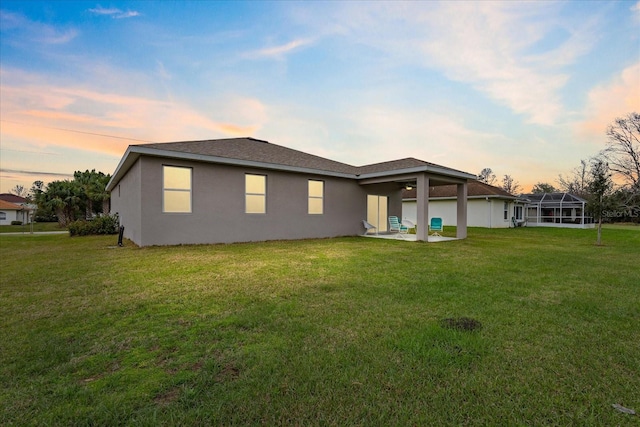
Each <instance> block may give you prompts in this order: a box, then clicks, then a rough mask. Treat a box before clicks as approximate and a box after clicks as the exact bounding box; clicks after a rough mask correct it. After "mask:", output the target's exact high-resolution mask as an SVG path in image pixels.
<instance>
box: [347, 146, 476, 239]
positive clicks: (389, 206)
mask: <svg viewBox="0 0 640 427" xmlns="http://www.w3.org/2000/svg"><path fill="white" fill-rule="evenodd" d="M363 169H364V170H363V173H361V174H360V176H359V183H360V185H361V186H363V187H364V188H365V189H366V190H367V194H368V200H367V221H368V222H369V223H371V224H373V225H374V226H375V227H376V230H375V231H373V230H370V231H368V232H367V234H366V235H367V236H371V237H378V238H397V236H395V235H393V234H392V235H390V236H389V237H385V235H386V234H388V233H386V232H387V230H388V217H389V216H396V217H398V218H400V219H402V190H403V189H412V188H415V189H416V202H417V221H416V224H415V225H416V226H417V227H416V234H413V235H411V234H406V235H403V236H404V238H405V240H407V241H425V242H431V241H443V240H449V239H452V240H455V239H465V238H466V237H467V192H468V191H467V182H468V180H471V179H475V178H476V176H475V175H472V174H469V173H467V172H462V171H459V170H456V169H451V168H447V167H443V166H440V165H436V164H433V163H429V162H425V161H422V160H418V159H413V158H408V159H401V160H396V161H392V162H385V163H378V164H374V165H369V166H366V167H364V168H363ZM451 184H455V185H456V187H457V198H456V199H457V203H456V207H457V210H456V224H455V225H456V237H455V239H454V238H442V237H438V236H429V222H430V218H429V187H436V186H441V185H451ZM449 225H453V224H449ZM376 232H377V236H376ZM409 238H411V240H409Z"/></svg>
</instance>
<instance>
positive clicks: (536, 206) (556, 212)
mask: <svg viewBox="0 0 640 427" xmlns="http://www.w3.org/2000/svg"><path fill="white" fill-rule="evenodd" d="M520 199H521V200H522V202H523V203H524V204H525V221H526V223H527V226H530V227H563V228H593V227H594V223H593V218H592V217H591V216H589V215H587V214H586V207H587V201H586V200H584V199H583V198H581V197H578V196H576V195H575V194H570V193H537V194H523V195H522V196H520Z"/></svg>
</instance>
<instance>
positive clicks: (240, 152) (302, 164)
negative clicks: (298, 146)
mask: <svg viewBox="0 0 640 427" xmlns="http://www.w3.org/2000/svg"><path fill="white" fill-rule="evenodd" d="M137 146H138V147H145V148H155V149H158V150H166V151H176V152H180V153H191V154H198V155H203V156H212V157H222V158H225V159H236V160H245V161H259V162H261V163H269V164H273V165H285V166H292V167H298V168H305V169H317V170H323V171H327V172H337V173H345V174H354V175H355V174H357V169H358V168H356V167H354V166H351V165H348V164H346V163H340V162H336V161H334V160H329V159H325V158H324V157H320V156H314V155H313V154H308V153H304V152H302V151H298V150H294V149H291V148H287V147H283V146H281V145H276V144H271V143H270V142H267V141H262V140H259V139H254V138H229V139H214V140H205V141H183V142H165V143H158V144H140V145H137Z"/></svg>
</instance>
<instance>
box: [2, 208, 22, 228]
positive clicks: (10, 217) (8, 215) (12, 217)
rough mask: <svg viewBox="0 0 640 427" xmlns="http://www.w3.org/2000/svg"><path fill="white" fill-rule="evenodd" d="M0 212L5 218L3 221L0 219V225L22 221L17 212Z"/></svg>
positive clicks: (9, 210) (8, 210)
mask: <svg viewBox="0 0 640 427" xmlns="http://www.w3.org/2000/svg"><path fill="white" fill-rule="evenodd" d="M0 212H4V217H5V219H0V225H11V221H22V218H21V217H20V215H19V212H18V211H16V210H13V209H0ZM0 218H1V217H0Z"/></svg>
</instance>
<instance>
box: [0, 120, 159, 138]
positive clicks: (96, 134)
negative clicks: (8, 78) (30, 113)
mask: <svg viewBox="0 0 640 427" xmlns="http://www.w3.org/2000/svg"><path fill="white" fill-rule="evenodd" d="M0 122H5V123H13V124H16V125H21V126H35V127H41V128H46V129H55V130H61V131H64V132H73V133H82V134H84V135H93V136H102V137H105V138H115V139H125V140H127V141H138V142H156V141H149V140H147V139H136V138H127V137H124V136H115V135H107V134H104V133H95V132H85V131H82V130H75V129H65V128H59V127H55V126H46V125H38V124H27V123H20V122H14V121H13V120H3V119H0Z"/></svg>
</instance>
